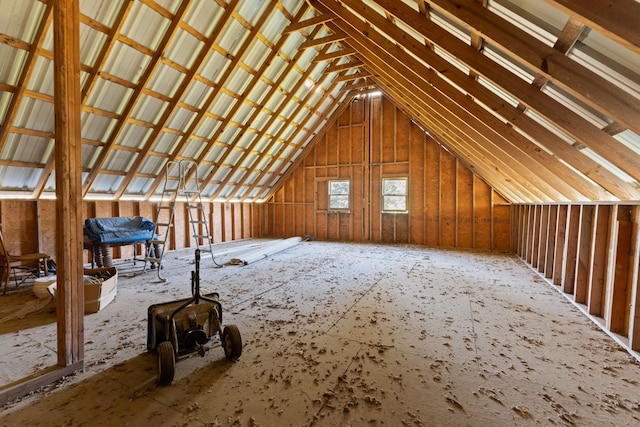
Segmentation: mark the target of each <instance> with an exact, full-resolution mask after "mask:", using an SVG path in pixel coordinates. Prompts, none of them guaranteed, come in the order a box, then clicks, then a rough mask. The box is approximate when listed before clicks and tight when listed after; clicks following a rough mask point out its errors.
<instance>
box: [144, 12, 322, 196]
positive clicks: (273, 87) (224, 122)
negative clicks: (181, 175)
mask: <svg viewBox="0 0 640 427" xmlns="http://www.w3.org/2000/svg"><path fill="white" fill-rule="evenodd" d="M305 13H306V10H305V9H304V8H303V9H301V10H300V11H299V13H298V14H297V15H296V16H292V17H290V19H291V22H292V24H295V23H296V22H298V20H299V19H301V17H302V16H303V15H304V14H305ZM306 28H308V27H304V28H303V29H301V30H300V31H302V32H303V33H306V31H305V29H306ZM320 28H321V27H319V26H314V27H312V30H311V33H310V35H309V38H313V37H315V35H316V34H317V33H318V32H319V31H320ZM289 34H291V33H283V35H282V37H280V39H279V40H278V42H277V43H276V44H275V45H274V46H273V49H272V52H271V54H270V55H269V56H268V57H267V58H266V59H265V60H264V61H263V64H262V66H261V68H260V72H259V73H257V74H256V76H255V77H254V78H253V79H252V81H251V82H250V83H249V85H248V86H247V88H246V90H245V97H244V99H243V102H245V101H248V96H249V94H250V93H251V90H252V89H253V87H254V86H255V85H256V84H257V82H258V81H260V80H262V77H261V76H262V74H263V73H264V72H265V71H266V69H267V68H268V67H269V66H270V64H271V61H272V60H273V58H274V57H275V56H276V55H280V49H281V47H282V46H283V45H284V43H285V42H286V41H287V40H288V38H289ZM302 54H303V51H298V52H297V53H296V55H295V56H294V57H293V58H291V59H288V60H287V66H286V67H285V69H284V70H283V72H282V73H280V76H279V77H278V79H277V80H276V81H275V82H268V83H267V84H268V85H269V86H270V89H269V91H268V92H267V94H266V95H265V96H264V98H263V99H262V101H261V105H259V106H257V108H255V109H254V111H253V113H252V114H251V116H250V117H249V118H248V120H247V123H251V122H253V121H254V120H255V119H256V118H257V117H258V115H259V114H260V112H261V111H262V110H266V108H265V107H264V105H266V104H267V103H268V102H269V101H270V99H271V98H272V97H273V95H274V94H275V93H277V92H278V91H280V85H281V84H282V83H283V81H284V79H285V77H286V76H287V75H288V73H289V72H290V71H291V70H293V69H294V68H295V67H296V63H297V61H298V59H299V58H300V57H301V56H302ZM251 104H253V103H251ZM241 105H242V102H240V103H236V104H235V105H234V106H233V107H232V109H231V111H230V112H229V114H227V117H225V118H220V120H219V121H220V122H221V124H220V126H218V128H217V129H216V131H215V132H214V133H213V135H212V136H211V137H210V138H208V144H207V147H205V149H204V150H202V152H201V153H200V155H199V156H198V158H197V159H196V160H195V161H196V163H197V164H203V163H204V162H205V159H206V157H207V156H208V155H209V153H210V152H211V149H212V148H213V147H214V146H220V147H223V148H224V147H227V151H226V153H229V152H230V149H229V148H231V149H232V148H233V147H235V146H236V145H237V144H238V142H239V140H240V137H241V133H240V134H238V135H237V136H236V138H235V139H234V140H233V141H231V143H230V144H218V142H217V139H218V137H220V135H222V133H223V132H224V130H225V129H226V127H227V126H228V125H229V124H232V119H233V117H234V115H235V113H236V111H237V110H238V109H239V108H240V107H241ZM268 114H271V115H272V114H273V112H271V111H268ZM180 151H181V146H180V147H179V148H178V149H177V150H176V151H175V156H179V154H180ZM176 158H177V157H176ZM221 164H222V162H217V163H215V164H213V163H212V164H211V166H213V168H212V169H211V170H210V171H209V174H208V175H206V176H203V177H201V181H202V183H201V185H200V187H201V188H204V187H206V183H207V182H210V180H211V178H212V175H213V173H214V171H213V169H214V168H215V167H216V166H217V167H220V166H221ZM190 172H191V173H190V175H189V176H188V177H187V179H190V178H191V176H192V174H193V171H190ZM161 178H162V177H161V176H158V178H157V179H156V180H155V181H154V183H153V184H152V186H151V188H150V190H149V193H148V195H147V197H148V196H149V194H152V193H153V192H154V191H155V189H156V188H157V186H158V185H159V184H160V182H161Z"/></svg>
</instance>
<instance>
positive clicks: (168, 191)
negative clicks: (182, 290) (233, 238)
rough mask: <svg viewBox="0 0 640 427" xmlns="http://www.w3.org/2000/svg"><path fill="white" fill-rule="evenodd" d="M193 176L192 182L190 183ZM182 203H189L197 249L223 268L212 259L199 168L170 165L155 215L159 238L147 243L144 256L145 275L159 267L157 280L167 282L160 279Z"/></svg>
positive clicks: (184, 162)
mask: <svg viewBox="0 0 640 427" xmlns="http://www.w3.org/2000/svg"><path fill="white" fill-rule="evenodd" d="M190 175H191V179H188V178H189V176H190ZM176 177H177V178H178V179H177V180H176V179H175V178H176ZM172 178H173V179H172ZM187 179H188V180H187ZM180 201H184V202H185V203H186V206H187V211H188V212H189V223H190V224H191V230H192V237H193V238H194V239H195V243H196V249H199V250H200V252H203V253H207V252H208V253H210V254H211V260H212V261H213V263H214V264H215V265H216V266H218V267H219V266H220V264H218V263H217V262H216V260H215V258H214V256H213V247H212V243H211V234H210V233H209V225H208V222H207V220H206V213H205V210H204V205H203V204H202V198H201V197H200V181H199V180H198V167H197V164H196V163H195V162H194V161H193V160H177V161H170V162H167V164H166V165H165V181H164V186H163V189H162V197H161V198H160V203H159V204H158V209H157V211H156V217H155V225H156V228H155V234H156V238H155V239H153V240H149V241H148V242H147V250H146V256H145V271H146V270H147V264H148V263H151V264H152V265H153V264H154V263H155V264H157V265H156V268H157V269H158V279H160V280H162V281H165V280H166V279H165V278H163V277H162V276H161V273H162V264H163V261H164V258H165V253H166V248H167V245H168V243H169V233H170V231H171V228H172V227H173V218H174V213H175V209H176V202H180Z"/></svg>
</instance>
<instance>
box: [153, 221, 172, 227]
mask: <svg viewBox="0 0 640 427" xmlns="http://www.w3.org/2000/svg"><path fill="white" fill-rule="evenodd" d="M156 226H158V227H172V225H171V224H169V223H167V222H157V223H156Z"/></svg>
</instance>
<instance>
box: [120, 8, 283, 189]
mask: <svg viewBox="0 0 640 427" xmlns="http://www.w3.org/2000/svg"><path fill="white" fill-rule="evenodd" d="M275 4H276V0H272V4H271V5H270V6H269V7H267V8H266V9H265V11H264V12H263V14H262V16H261V17H260V19H259V20H258V22H257V23H256V25H255V26H254V27H253V28H252V29H251V31H250V35H249V37H246V38H245V41H244V43H243V44H242V46H241V47H240V48H239V53H238V54H237V55H235V57H234V58H233V60H232V61H231V63H230V64H229V66H228V67H227V68H226V70H225V72H224V74H223V76H222V77H220V79H219V80H218V83H217V85H216V88H215V90H213V91H212V92H211V93H210V94H209V96H208V97H207V100H206V101H205V102H204V105H203V106H202V107H201V109H200V111H199V112H198V114H196V117H195V119H194V120H193V121H192V122H191V125H190V126H189V128H188V129H187V130H186V131H185V132H184V135H183V137H182V139H181V141H180V142H179V143H178V146H177V147H176V149H175V150H174V153H171V157H170V158H169V159H168V161H171V160H173V159H176V158H178V157H179V155H180V152H181V150H182V149H183V147H184V146H185V145H186V143H187V141H188V140H189V138H190V136H191V135H193V134H194V133H195V132H196V130H197V129H198V126H200V123H201V122H202V120H203V119H204V118H205V117H206V112H207V110H208V109H209V108H210V106H211V105H212V104H213V102H214V100H215V99H216V97H217V96H218V94H219V93H222V92H223V91H224V90H225V88H224V83H225V82H226V81H227V79H229V78H230V76H231V75H232V73H233V71H234V67H235V65H236V64H238V63H239V62H240V60H241V58H242V56H243V54H244V52H246V50H247V49H248V48H249V45H250V44H251V42H252V41H253V38H254V37H255V36H256V35H257V34H258V33H259V32H260V30H261V27H262V25H263V24H264V23H265V22H266V20H267V18H268V17H269V15H270V14H271V13H273V10H274V7H271V6H275ZM223 21H224V22H225V23H226V19H225V20H221V21H220V22H223ZM221 31H222V29H220V32H221ZM203 59H204V58H203ZM199 65H200V64H198V66H197V67H193V68H192V70H193V72H194V73H195V72H196V71H197V69H198V68H199ZM252 80H253V82H254V83H253V84H255V82H257V81H258V80H259V77H258V76H254V78H253V79H252ZM248 93H249V91H245V95H244V96H239V97H238V98H236V103H235V104H234V108H235V109H237V108H239V107H240V106H241V105H242V103H243V99H244V98H246V96H247V94H248ZM234 95H235V94H234ZM232 118H233V114H227V117H226V118H224V119H222V120H221V121H222V122H223V123H225V122H226V123H227V124H228V123H229V121H230V120H231V119H232ZM220 128H222V126H221V127H219V129H220ZM208 145H209V144H208ZM202 151H203V152H204V151H206V148H205V149H204V150H202ZM202 160H203V158H199V159H197V160H196V164H198V165H199V164H201V162H202ZM136 171H137V167H136V168H135V169H132V173H131V177H133V176H134V175H133V174H134V173H135V172H136ZM194 172H195V171H190V174H191V173H194ZM165 178H166V177H165V172H164V170H163V171H162V172H161V173H160V174H158V176H157V178H156V179H155V180H154V182H153V183H152V184H151V187H150V188H149V190H148V191H147V194H146V195H145V197H146V198H149V197H151V195H152V194H153V192H154V191H155V190H156V188H157V187H158V186H159V185H160V183H161V182H162V180H163V179H165ZM190 178H191V175H189V176H188V177H187V179H190ZM125 187H126V186H123V188H122V191H124V190H125Z"/></svg>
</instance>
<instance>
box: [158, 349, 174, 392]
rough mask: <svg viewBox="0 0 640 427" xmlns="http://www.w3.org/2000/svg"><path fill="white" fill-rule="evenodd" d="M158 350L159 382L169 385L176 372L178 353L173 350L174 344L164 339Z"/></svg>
mask: <svg viewBox="0 0 640 427" xmlns="http://www.w3.org/2000/svg"><path fill="white" fill-rule="evenodd" d="M157 352H158V384H160V385H169V384H171V381H173V375H174V374H175V372H176V355H175V353H174V352H173V345H171V343H170V342H169V341H162V342H161V343H160V345H159V346H158V349H157Z"/></svg>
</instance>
